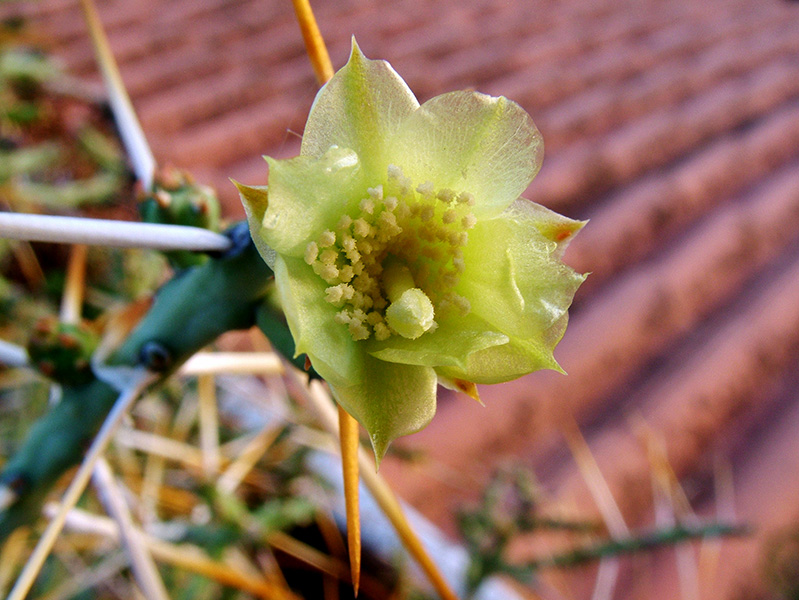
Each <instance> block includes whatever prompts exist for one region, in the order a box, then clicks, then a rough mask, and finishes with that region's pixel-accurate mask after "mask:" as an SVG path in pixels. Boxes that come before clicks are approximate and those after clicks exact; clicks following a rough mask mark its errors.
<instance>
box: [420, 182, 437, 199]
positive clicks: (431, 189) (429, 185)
mask: <svg viewBox="0 0 799 600" xmlns="http://www.w3.org/2000/svg"><path fill="white" fill-rule="evenodd" d="M416 191H417V192H418V193H419V194H421V195H422V196H425V197H427V198H432V197H433V194H434V193H435V191H436V188H435V186H434V185H433V182H432V181H425V182H424V183H423V184H421V185H420V186H419V187H417V188H416Z"/></svg>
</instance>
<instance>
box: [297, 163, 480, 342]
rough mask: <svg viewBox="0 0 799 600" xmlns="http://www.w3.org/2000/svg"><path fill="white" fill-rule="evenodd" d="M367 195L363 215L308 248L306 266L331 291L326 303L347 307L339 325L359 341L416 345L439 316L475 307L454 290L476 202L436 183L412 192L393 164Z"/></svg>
mask: <svg viewBox="0 0 799 600" xmlns="http://www.w3.org/2000/svg"><path fill="white" fill-rule="evenodd" d="M368 193H369V195H368V197H366V198H364V199H363V200H361V202H360V205H359V211H358V212H357V214H353V215H344V216H343V217H342V218H341V220H340V221H339V222H338V224H337V225H336V227H335V228H334V229H329V230H327V231H324V232H323V233H322V234H321V235H320V236H319V238H318V239H317V240H316V241H312V242H310V243H309V244H308V246H307V247H306V249H305V262H306V263H308V264H309V265H310V266H311V267H313V270H314V272H315V273H316V274H317V275H319V276H320V277H321V278H322V279H324V280H325V282H326V283H327V284H328V285H329V286H330V287H328V288H327V289H326V290H325V300H326V301H327V302H330V303H331V304H333V305H334V306H336V307H340V308H341V310H340V311H339V312H338V313H337V314H336V321H337V322H339V323H341V324H343V325H347V326H348V328H349V331H350V333H351V334H352V337H353V339H355V340H365V339H368V338H369V337H371V336H372V335H374V336H375V338H376V339H378V340H385V339H388V338H389V337H391V335H393V334H398V335H401V336H402V337H406V338H410V339H416V338H418V337H419V336H421V335H423V334H424V333H425V332H427V331H432V330H434V329H435V328H436V327H437V324H436V322H435V318H436V317H441V316H443V315H446V314H448V313H450V312H452V311H457V312H458V313H460V314H462V315H466V314H468V312H469V310H470V306H469V301H468V300H466V298H463V297H462V296H459V295H458V294H456V293H454V292H453V289H454V287H455V285H456V284H457V283H458V280H459V279H460V274H461V273H462V272H463V270H464V264H463V251H462V248H463V246H465V245H466V242H467V241H468V239H469V235H468V233H467V231H468V230H469V229H471V228H472V227H474V225H475V223H476V219H475V217H474V215H473V214H472V211H471V207H472V206H474V198H473V196H472V195H471V194H469V193H466V192H462V193H460V194H456V193H455V192H453V191H452V190H449V189H446V188H444V189H440V190H436V188H435V186H434V185H433V184H432V183H430V182H425V183H423V184H421V185H419V186H417V187H416V188H415V189H414V188H413V185H412V184H411V182H410V180H409V179H408V178H407V177H405V175H404V174H403V173H402V171H401V170H400V169H399V168H398V167H396V166H394V165H389V167H388V178H387V181H386V183H385V184H384V185H378V186H376V187H374V188H369V190H368Z"/></svg>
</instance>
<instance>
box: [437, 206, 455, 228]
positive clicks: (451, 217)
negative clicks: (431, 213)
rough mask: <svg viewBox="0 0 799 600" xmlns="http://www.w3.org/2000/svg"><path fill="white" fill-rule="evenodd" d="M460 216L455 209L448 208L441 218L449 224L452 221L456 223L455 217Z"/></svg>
mask: <svg viewBox="0 0 799 600" xmlns="http://www.w3.org/2000/svg"><path fill="white" fill-rule="evenodd" d="M457 218H458V213H456V212H455V211H454V210H453V209H451V208H450V209H447V210H445V211H444V214H443V215H441V220H442V221H444V223H446V224H447V225H449V224H450V223H454V222H455V219H457Z"/></svg>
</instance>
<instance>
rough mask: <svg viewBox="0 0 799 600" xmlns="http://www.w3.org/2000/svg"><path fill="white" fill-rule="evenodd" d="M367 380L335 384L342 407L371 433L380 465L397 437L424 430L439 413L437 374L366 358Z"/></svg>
mask: <svg viewBox="0 0 799 600" xmlns="http://www.w3.org/2000/svg"><path fill="white" fill-rule="evenodd" d="M363 372H364V377H363V379H362V380H361V381H360V382H358V383H356V384H355V385H333V386H332V388H333V394H334V396H335V397H336V400H337V401H338V402H339V404H341V406H342V407H343V408H344V410H346V411H347V412H348V413H350V414H351V415H352V416H353V417H355V418H356V419H357V420H358V421H359V422H360V423H361V424H362V425H363V426H364V427H365V428H366V431H368V432H369V436H370V438H371V439H372V446H373V447H374V451H375V458H376V460H377V463H378V464H380V460H381V459H382V458H383V456H384V455H385V453H386V450H387V449H388V446H389V444H390V443H391V442H392V441H394V440H395V439H396V438H398V437H400V436H403V435H408V434H410V433H415V432H417V431H419V430H420V429H422V428H424V427H425V426H426V425H427V424H428V423H429V422H430V421H431V419H432V418H433V415H435V412H436V385H437V377H436V373H435V371H433V369H431V368H429V367H417V366H414V365H402V364H397V363H391V362H384V361H381V360H378V359H376V358H373V357H371V356H369V355H366V358H365V360H364V371H363Z"/></svg>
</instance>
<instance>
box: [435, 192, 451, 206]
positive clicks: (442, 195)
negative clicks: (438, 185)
mask: <svg viewBox="0 0 799 600" xmlns="http://www.w3.org/2000/svg"><path fill="white" fill-rule="evenodd" d="M436 197H437V198H438V199H439V200H441V201H442V202H446V203H447V204H449V203H450V202H452V201H453V200H454V199H455V192H453V191H452V190H451V189H449V188H444V189H442V190H439V192H438V195H437V196H436Z"/></svg>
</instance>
